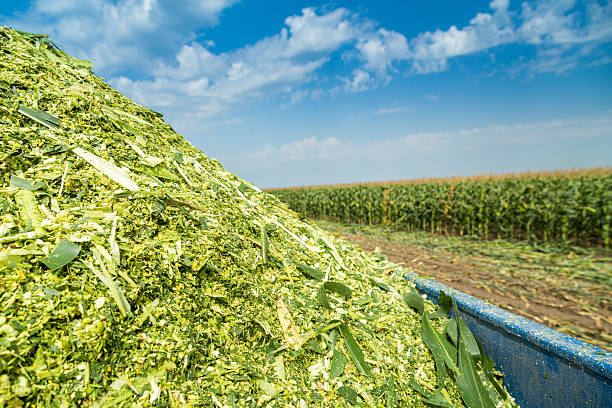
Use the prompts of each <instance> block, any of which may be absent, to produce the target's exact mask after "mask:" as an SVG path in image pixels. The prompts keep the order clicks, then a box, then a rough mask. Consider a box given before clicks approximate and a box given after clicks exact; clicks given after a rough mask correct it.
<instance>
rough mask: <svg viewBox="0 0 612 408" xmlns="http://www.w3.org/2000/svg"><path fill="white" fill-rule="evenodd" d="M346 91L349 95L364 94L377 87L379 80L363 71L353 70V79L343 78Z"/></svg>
mask: <svg viewBox="0 0 612 408" xmlns="http://www.w3.org/2000/svg"><path fill="white" fill-rule="evenodd" d="M341 79H342V81H343V82H344V87H343V89H344V91H345V92H349V93H354V92H363V91H367V90H368V89H371V88H374V87H375V86H376V83H377V80H376V78H374V77H373V76H372V75H370V73H369V72H367V71H364V70H363V69H355V70H353V73H352V77H351V78H341Z"/></svg>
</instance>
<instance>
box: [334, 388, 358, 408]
mask: <svg viewBox="0 0 612 408" xmlns="http://www.w3.org/2000/svg"><path fill="white" fill-rule="evenodd" d="M336 391H338V394H340V395H342V396H343V397H344V399H345V400H347V401H348V402H350V403H351V404H352V405H355V404H357V398H358V397H359V396H358V395H357V391H355V390H354V389H352V388H351V387H349V386H347V385H343V386H342V387H339V388H338V389H337V390H336Z"/></svg>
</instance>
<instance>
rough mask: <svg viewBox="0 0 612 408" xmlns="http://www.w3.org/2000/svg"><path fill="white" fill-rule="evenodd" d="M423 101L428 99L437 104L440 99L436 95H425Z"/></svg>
mask: <svg viewBox="0 0 612 408" xmlns="http://www.w3.org/2000/svg"><path fill="white" fill-rule="evenodd" d="M425 99H429V100H430V101H432V102H438V101H439V100H440V97H439V96H438V95H436V94H427V95H425Z"/></svg>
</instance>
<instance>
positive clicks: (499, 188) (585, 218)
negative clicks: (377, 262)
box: [273, 174, 612, 247]
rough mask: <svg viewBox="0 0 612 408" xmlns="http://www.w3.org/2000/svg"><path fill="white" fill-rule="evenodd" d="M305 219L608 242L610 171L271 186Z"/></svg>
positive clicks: (487, 235) (484, 235) (492, 235)
mask: <svg viewBox="0 0 612 408" xmlns="http://www.w3.org/2000/svg"><path fill="white" fill-rule="evenodd" d="M273 193H274V194H276V195H277V196H278V197H279V198H280V199H281V200H282V201H284V202H285V203H287V204H288V205H289V206H290V207H291V208H292V209H293V210H295V211H298V212H300V213H302V214H304V215H305V216H306V217H309V218H315V219H325V220H331V221H340V222H347V223H358V224H367V225H376V224H382V225H387V226H392V227H393V228H396V229H399V230H409V231H416V230H425V231H429V232H432V233H443V234H453V235H473V236H477V237H479V238H506V239H530V240H537V241H563V242H568V241H571V242H575V243H579V244H586V245H601V246H605V247H609V246H610V239H611V235H612V234H611V230H610V223H611V222H612V175H610V174H607V175H593V176H581V177H571V176H568V177H534V178H510V179H497V180H475V181H465V182H452V181H449V182H442V183H420V184H389V185H354V186H341V187H324V188H303V189H286V190H276V191H273Z"/></svg>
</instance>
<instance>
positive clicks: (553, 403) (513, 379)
mask: <svg viewBox="0 0 612 408" xmlns="http://www.w3.org/2000/svg"><path fill="white" fill-rule="evenodd" d="M406 278H407V279H411V280H413V281H414V283H415V285H416V288H417V290H418V291H419V292H420V293H422V294H425V295H427V297H428V298H429V299H430V300H432V301H434V302H436V303H437V300H438V297H439V295H440V292H441V291H443V292H445V293H446V294H448V295H452V296H454V297H455V299H456V301H457V306H458V307H459V313H460V314H461V318H462V319H463V320H464V321H465V322H466V323H467V325H468V326H469V328H470V329H471V330H472V332H473V333H474V335H475V336H476V337H477V338H478V339H479V340H480V341H481V343H482V345H483V348H484V350H485V352H486V353H487V354H488V355H489V356H490V357H491V358H492V359H493V361H495V363H496V364H497V369H498V370H499V371H500V372H502V373H503V374H504V384H505V385H506V386H507V387H508V391H510V393H511V394H512V396H514V398H515V399H516V401H517V402H518V403H519V404H520V405H521V407H523V408H612V353H610V352H607V351H604V350H602V349H600V348H598V347H595V346H592V345H590V344H588V343H585V342H582V341H580V340H578V339H575V338H573V337H571V336H567V335H565V334H562V333H559V332H557V331H555V330H552V329H550V328H548V327H544V326H542V325H540V324H537V323H534V322H532V321H531V320H528V319H525V318H523V317H520V316H517V315H515V314H513V313H510V312H507V311H505V310H502V309H500V308H499V307H497V306H493V305H491V304H489V303H487V302H484V301H482V300H479V299H476V298H474V297H472V296H469V295H467V294H465V293H463V292H460V291H458V290H455V289H452V288H449V287H448V286H445V285H442V284H440V283H438V282H435V281H433V280H429V279H421V278H418V277H417V276H416V275H414V274H412V273H410V274H408V275H407V276H406Z"/></svg>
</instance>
